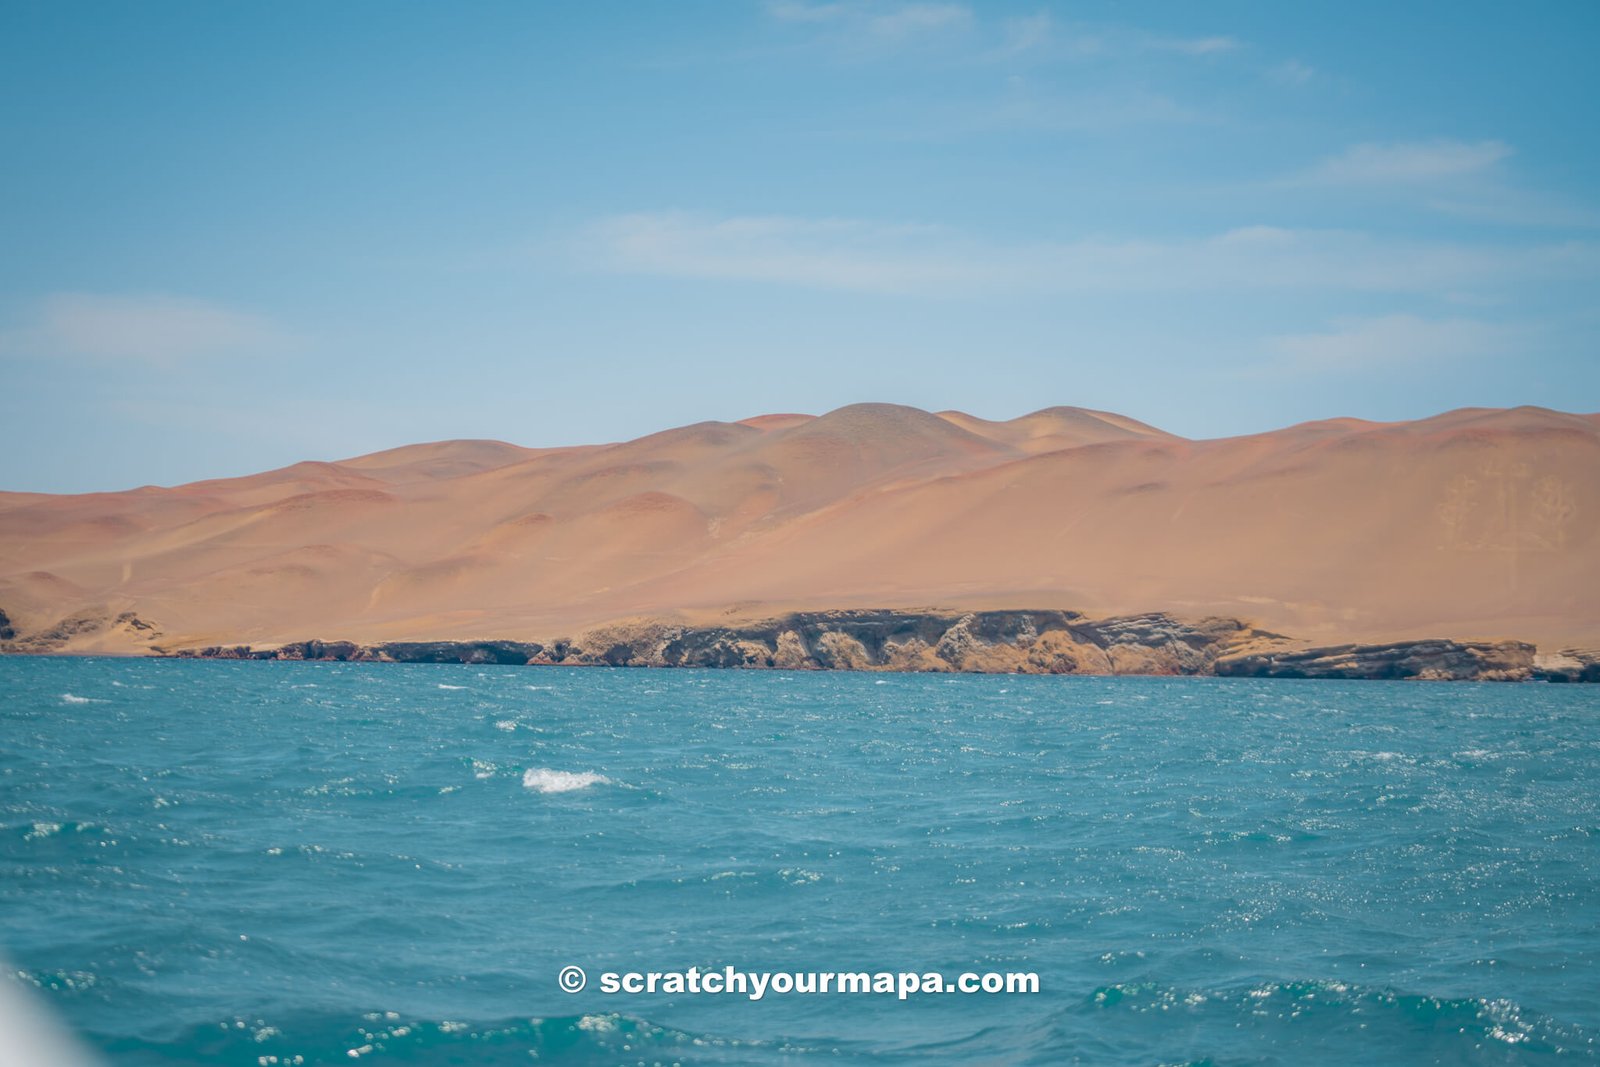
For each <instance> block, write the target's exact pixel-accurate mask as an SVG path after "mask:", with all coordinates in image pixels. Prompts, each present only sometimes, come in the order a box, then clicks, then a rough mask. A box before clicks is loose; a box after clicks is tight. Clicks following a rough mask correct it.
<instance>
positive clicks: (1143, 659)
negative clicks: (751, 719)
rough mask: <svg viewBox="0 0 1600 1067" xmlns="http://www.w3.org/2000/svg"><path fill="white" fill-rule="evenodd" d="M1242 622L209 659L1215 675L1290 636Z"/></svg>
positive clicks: (607, 637) (219, 649) (858, 617)
mask: <svg viewBox="0 0 1600 1067" xmlns="http://www.w3.org/2000/svg"><path fill="white" fill-rule="evenodd" d="M1281 640H1282V638H1279V637H1277V635H1273V634H1263V633H1261V632H1259V631H1256V630H1253V629H1251V628H1250V627H1249V626H1247V625H1245V624H1244V623H1242V622H1240V621H1239V620H1237V619H1223V618H1208V619H1201V620H1198V621H1184V620H1180V619H1176V618H1174V617H1172V616H1170V615H1165V614H1159V613H1158V614H1150V615H1134V616H1126V617H1121V618H1112V619H1089V618H1086V617H1085V616H1082V615H1080V614H1078V613H1076V612H1070V611H986V612H971V613H967V614H960V615H956V614H940V613H934V612H927V613H922V612H896V611H830V612H807V613H798V614H792V615H785V616H782V617H780V618H777V619H773V620H770V621H766V622H758V623H750V624H746V625H740V626H727V627H691V626H677V625H668V624H662V623H655V622H640V623H631V624H622V625H616V626H609V627H604V628H601V629H597V630H593V631H590V632H588V633H585V634H583V635H581V636H580V637H578V638H577V639H575V640H559V641H553V642H550V643H548V644H544V643H539V642H517V641H461V642H451V641H433V642H391V643H385V644H376V645H358V644H355V643H353V642H349V641H319V640H311V641H298V642H294V643H292V644H288V645H284V646H281V647H279V648H271V649H258V648H251V647H249V646H243V645H239V646H232V647H228V646H214V647H210V648H202V649H198V650H186V651H180V652H177V653H175V654H176V655H180V656H194V657H199V658H205V659H213V658H225V659H275V660H307V659H312V660H353V661H376V662H399V663H504V664H549V665H554V664H566V665H573V666H611V667H715V668H748V669H772V670H858V671H873V670H879V671H885V670H886V671H937V672H967V673H977V674H1209V673H1212V672H1211V667H1212V664H1213V663H1214V662H1215V660H1216V659H1217V657H1218V656H1219V655H1221V654H1223V653H1225V652H1227V651H1228V650H1230V649H1233V648H1235V647H1237V646H1240V645H1242V644H1251V643H1256V644H1259V643H1260V642H1262V641H1266V642H1273V641H1281Z"/></svg>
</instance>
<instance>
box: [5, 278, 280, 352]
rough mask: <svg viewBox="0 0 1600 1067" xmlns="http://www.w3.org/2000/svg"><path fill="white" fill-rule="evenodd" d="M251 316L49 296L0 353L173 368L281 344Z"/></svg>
mask: <svg viewBox="0 0 1600 1067" xmlns="http://www.w3.org/2000/svg"><path fill="white" fill-rule="evenodd" d="M282 340H283V335H282V333H281V331H280V330H279V329H278V328H277V327H276V326H274V325H273V324H272V323H271V322H270V321H268V320H267V319H265V318H262V317H261V316H258V315H253V314H250V313H248V312H243V311H238V310H236V309H233V308H229V307H225V306H222V305H220V304H214V303H210V302H207V301H204V300H197V299H194V298H192V297H181V296H164V295H119V294H105V293H56V294H53V295H51V296H48V297H46V298H44V299H43V300H42V301H41V302H40V303H39V305H38V307H37V309H36V311H35V314H34V316H33V319H32V321H31V322H29V323H27V324H24V325H23V326H21V327H20V328H17V329H14V330H10V331H7V332H5V333H0V355H8V356H34V357H43V358H68V359H100V360H126V361H134V362H143V363H150V364H166V365H170V364H174V363H177V362H179V361H182V360H187V359H192V358H204V357H212V356H227V355H238V354H247V353H258V352H263V351H266V350H269V349H270V348H272V347H273V346H274V345H276V344H279V343H281V342H282Z"/></svg>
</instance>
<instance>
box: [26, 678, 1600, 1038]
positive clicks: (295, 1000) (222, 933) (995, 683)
mask: <svg viewBox="0 0 1600 1067" xmlns="http://www.w3.org/2000/svg"><path fill="white" fill-rule="evenodd" d="M0 700H3V711H0V724H3V729H0V951H3V952H4V953H5V954H6V955H7V956H8V957H9V967H10V969H12V970H13V971H16V972H18V973H19V974H20V975H21V977H22V979H23V981H24V984H25V986H26V987H27V988H29V989H31V990H32V991H33V993H34V995H35V996H36V997H38V998H42V999H43V1000H45V1001H46V1002H48V1003H49V1004H51V1005H53V1006H54V1008H55V1009H56V1010H57V1011H58V1013H59V1014H60V1015H61V1016H62V1017H63V1018H64V1019H65V1020H66V1021H67V1022H68V1023H70V1025H71V1026H72V1027H74V1028H75V1029H76V1030H78V1032H79V1033H81V1034H83V1035H85V1038H86V1040H87V1041H88V1043H89V1044H91V1045H92V1046H94V1047H96V1048H98V1049H100V1050H102V1051H103V1052H104V1053H106V1054H108V1056H109V1058H110V1059H112V1060H113V1061H115V1062H126V1063H136V1064H137V1063H202V1062H203V1063H239V1064H252V1065H255V1064H274V1063H278V1062H294V1057H296V1056H299V1057H303V1062H305V1063H353V1062H361V1063H366V1062H376V1063H458V1062H459V1063H506V1064H511V1063H516V1064H527V1063H530V1062H541V1063H542V1062H551V1063H573V1064H579V1063H582V1064H620V1063H644V1064H655V1063H683V1064H701V1063H712V1064H776V1063H782V1064H789V1063H811V1062H825V1063H874V1064H877V1063H886V1064H972V1063H992V1064H1009V1063H1037V1064H1055V1063H1070V1062H1084V1063H1095V1064H1123V1063H1125V1064H1151V1063H1158V1062H1160V1063H1179V1062H1212V1063H1217V1064H1269V1063H1283V1064H1295V1063H1306V1062H1329V1063H1339V1062H1379V1063H1383V1062H1391V1063H1521V1062H1524V1061H1541V1060H1547V1059H1552V1058H1563V1057H1564V1058H1570V1059H1574V1060H1591V1059H1596V1058H1600V997H1597V996H1596V994H1597V993H1600V837H1597V835H1600V689H1597V688H1587V687H1578V686H1544V685H1521V686H1495V685H1464V684H1461V685H1449V684H1407V683H1379V682H1364V683H1349V684H1346V683H1336V682H1293V681H1244V680H1237V681H1232V680H1219V679H1128V678H1122V679H1091V678H1021V677H968V676H964V677H938V676H930V675H895V676H885V675H877V676H874V675H852V674H779V673H741V672H715V671H677V672H674V671H627V670H599V669H561V668H544V669H540V668H484V667H462V666H398V665H378V664H371V665H369V664H289V663H229V662H182V661H127V660H66V659H24V658H11V659H3V660H0ZM568 964H576V965H578V966H581V967H583V968H585V969H586V971H587V972H588V974H589V976H590V982H589V985H588V987H587V988H586V989H585V990H584V991H583V992H581V993H578V994H576V995H569V994H566V993H563V992H561V991H560V989H559V988H558V987H557V984H556V974H557V972H558V971H559V970H560V969H561V968H562V967H563V966H565V965H568ZM727 965H732V966H734V967H736V968H739V969H741V970H752V971H762V970H765V971H780V970H782V971H807V970H815V971H856V970H860V971H869V972H876V971H884V970H892V971H901V970H914V971H918V972H922V971H930V970H931V971H942V972H945V973H947V974H948V975H951V976H954V975H956V974H959V973H961V972H964V971H976V972H983V971H999V972H1009V971H1032V972H1035V973H1037V974H1038V976H1039V979H1040V984H1041V991H1040V992H1039V993H1038V994H1037V995H1023V994H1012V995H1004V994H994V995H984V994H978V995H973V996H962V995H956V996H940V995H934V994H928V995H920V996H917V995H914V996H912V997H910V998H908V999H907V1000H905V1001H903V1002H902V1001H899V1000H897V999H895V998H894V997H892V996H889V997H881V996H861V995H838V994H834V995H828V996H801V995H793V994H791V995H789V996H778V995H769V996H767V997H766V998H765V999H763V1000H761V1001H760V1002H751V1001H750V1000H748V999H747V998H741V997H739V996H737V995H725V996H710V995H701V996H692V995H668V994H659V993H658V994H655V995H637V996H628V995H620V994H619V995H610V996H608V995H605V994H603V993H601V992H599V990H598V975H599V974H600V973H601V972H604V971H618V972H625V971H641V972H643V971H650V970H658V971H666V970H684V969H687V968H688V967H690V966H700V967H702V968H716V969H721V968H722V967H724V966H727Z"/></svg>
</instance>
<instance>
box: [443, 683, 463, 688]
mask: <svg viewBox="0 0 1600 1067" xmlns="http://www.w3.org/2000/svg"><path fill="white" fill-rule="evenodd" d="M439 688H440V689H465V688H466V686H464V685H445V684H444V683H443V682H440V683H439Z"/></svg>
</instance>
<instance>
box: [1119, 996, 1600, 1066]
mask: <svg viewBox="0 0 1600 1067" xmlns="http://www.w3.org/2000/svg"><path fill="white" fill-rule="evenodd" d="M1089 1000H1090V1005H1091V1007H1093V1008H1096V1009H1102V1010H1106V1011H1110V1012H1112V1013H1113V1014H1131V1015H1138V1016H1145V1017H1151V1016H1157V1017H1160V1018H1161V1019H1163V1020H1164V1021H1166V1020H1171V1021H1172V1024H1173V1025H1185V1024H1183V1023H1182V1022H1181V1020H1182V1019H1184V1018H1187V1019H1188V1020H1189V1022H1188V1024H1187V1025H1193V1024H1194V1023H1195V1022H1196V1021H1197V1020H1198V1019H1199V1018H1204V1017H1207V1016H1217V1015H1220V1016H1222V1017H1224V1018H1232V1019H1234V1020H1235V1026H1236V1027H1237V1026H1247V1027H1249V1028H1250V1029H1258V1030H1262V1031H1265V1032H1269V1033H1270V1032H1271V1031H1272V1030H1273V1028H1274V1027H1275V1026H1276V1025H1278V1024H1284V1025H1287V1024H1292V1025H1294V1027H1295V1028H1296V1031H1297V1032H1299V1033H1301V1034H1302V1035H1306V1034H1309V1033H1310V1032H1312V1031H1315V1030H1321V1031H1322V1032H1323V1034H1324V1036H1325V1038H1326V1039H1328V1040H1334V1039H1335V1038H1337V1039H1340V1040H1343V1039H1355V1038H1357V1035H1358V1034H1359V1035H1360V1036H1359V1039H1358V1043H1359V1044H1360V1045H1361V1046H1362V1047H1366V1048H1368V1049H1371V1048H1373V1047H1376V1046H1377V1044H1379V1043H1382V1042H1385V1041H1393V1042H1395V1043H1397V1044H1396V1045H1395V1047H1396V1048H1398V1047H1400V1046H1401V1045H1405V1044H1410V1045H1413V1046H1415V1045H1416V1043H1417V1042H1419V1041H1421V1042H1423V1043H1424V1044H1426V1045H1427V1046H1428V1048H1427V1054H1426V1056H1423V1055H1421V1053H1422V1052H1423V1050H1422V1049H1421V1048H1420V1047H1417V1048H1414V1051H1415V1052H1417V1053H1418V1055H1417V1056H1415V1057H1414V1058H1417V1059H1422V1058H1428V1059H1434V1057H1436V1056H1442V1057H1443V1058H1446V1059H1448V1058H1450V1057H1449V1056H1448V1055H1445V1049H1444V1048H1443V1047H1442V1046H1441V1045H1440V1044H1439V1043H1440V1042H1442V1043H1443V1044H1444V1045H1448V1046H1450V1048H1451V1049H1452V1050H1456V1051H1461V1052H1463V1053H1465V1052H1466V1051H1468V1050H1470V1049H1472V1048H1480V1049H1481V1048H1484V1047H1501V1048H1505V1047H1509V1046H1516V1047H1517V1048H1518V1049H1519V1051H1521V1052H1544V1053H1555V1054H1558V1055H1559V1054H1562V1053H1570V1052H1572V1051H1575V1050H1578V1049H1582V1050H1584V1051H1585V1053H1587V1054H1592V1053H1593V1052H1594V1051H1595V1049H1596V1046H1597V1041H1600V1035H1596V1034H1594V1033H1592V1032H1589V1031H1586V1030H1585V1029H1583V1028H1582V1027H1578V1026H1573V1025H1571V1024H1568V1023H1563V1022H1561V1021H1559V1020H1556V1019H1552V1018H1550V1017H1549V1016H1547V1015H1543V1014H1541V1013H1539V1012H1537V1011H1532V1010H1529V1009H1526V1008H1524V1007H1522V1006H1521V1005H1519V1004H1517V1003H1516V1002H1514V1001H1512V1000H1509V999H1505V998H1488V997H1448V996H1429V995H1427V994H1421V993H1405V992H1400V991H1398V990H1394V989H1389V988H1385V987H1375V986H1365V985H1359V984H1357V983H1354V982H1341V981H1336V980H1320V981H1296V982H1263V983H1260V984H1257V985H1253V986H1249V987H1232V988H1225V989H1184V988H1181V987H1172V986H1167V985H1163V984H1161V983H1154V982H1150V983H1118V984H1115V985H1108V986H1102V987H1101V988H1099V989H1097V990H1095V991H1094V993H1093V994H1092V995H1091V996H1090V998H1089Z"/></svg>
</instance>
